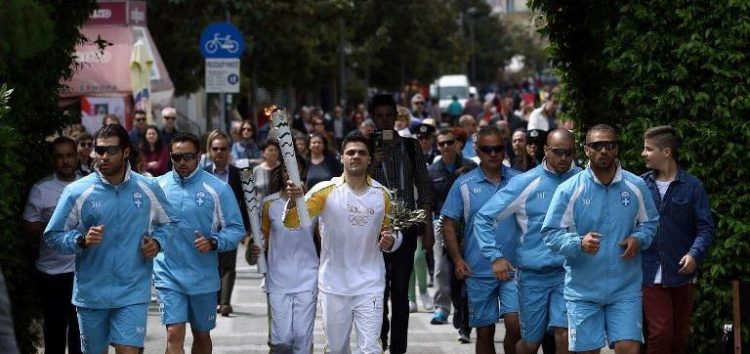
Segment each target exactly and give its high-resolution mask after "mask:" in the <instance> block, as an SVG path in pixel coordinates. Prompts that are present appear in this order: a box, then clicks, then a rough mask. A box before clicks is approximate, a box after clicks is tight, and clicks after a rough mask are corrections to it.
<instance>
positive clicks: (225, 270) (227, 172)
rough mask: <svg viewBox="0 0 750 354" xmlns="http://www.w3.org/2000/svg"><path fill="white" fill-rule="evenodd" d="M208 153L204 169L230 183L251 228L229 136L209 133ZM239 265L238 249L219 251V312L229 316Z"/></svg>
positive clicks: (247, 224) (220, 132) (241, 211)
mask: <svg viewBox="0 0 750 354" xmlns="http://www.w3.org/2000/svg"><path fill="white" fill-rule="evenodd" d="M207 145H208V153H209V155H210V156H211V161H213V163H212V164H209V165H208V166H206V167H205V168H204V169H205V170H206V171H207V172H209V173H211V174H213V175H214V176H216V178H218V179H220V180H222V181H224V182H225V183H228V184H229V187H230V188H232V192H233V193H234V197H235V198H236V199H237V203H238V204H239V206H240V214H242V223H243V225H245V230H250V221H249V220H248V216H247V206H246V204H245V198H244V196H243V194H242V182H241V181H240V170H239V169H238V168H237V167H235V166H234V165H232V164H230V163H229V138H228V137H227V135H226V134H225V133H224V132H222V131H219V130H214V131H213V132H211V133H210V134H209V135H208V144H207ZM236 266H237V249H234V250H232V251H227V252H220V253H219V277H221V291H219V306H218V308H217V312H218V313H220V314H221V315H222V316H229V314H230V313H232V311H233V310H232V305H231V304H230V302H231V300H232V289H234V280H235V278H236V276H237V273H236V271H235V268H236Z"/></svg>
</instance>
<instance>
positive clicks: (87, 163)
mask: <svg viewBox="0 0 750 354" xmlns="http://www.w3.org/2000/svg"><path fill="white" fill-rule="evenodd" d="M76 145H77V151H78V171H79V172H80V173H81V175H82V176H85V175H88V174H89V173H91V172H92V171H94V159H93V158H92V157H91V155H92V154H93V152H94V137H92V136H91V134H89V133H82V134H80V135H78V137H77V138H76Z"/></svg>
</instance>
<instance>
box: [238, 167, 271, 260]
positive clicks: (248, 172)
mask: <svg viewBox="0 0 750 354" xmlns="http://www.w3.org/2000/svg"><path fill="white" fill-rule="evenodd" d="M240 180H241V181H242V192H243V193H242V194H243V195H244V197H245V204H247V216H248V218H249V219H250V231H251V232H252V233H253V242H254V243H255V244H256V245H258V247H260V249H261V252H260V255H259V256H258V273H265V272H266V257H265V255H264V253H263V251H262V250H263V237H262V236H261V235H262V234H261V230H260V208H261V207H262V206H261V204H260V201H259V200H258V194H257V193H256V191H255V180H254V179H253V170H252V169H249V168H243V169H241V170H240ZM248 247H249V246H248Z"/></svg>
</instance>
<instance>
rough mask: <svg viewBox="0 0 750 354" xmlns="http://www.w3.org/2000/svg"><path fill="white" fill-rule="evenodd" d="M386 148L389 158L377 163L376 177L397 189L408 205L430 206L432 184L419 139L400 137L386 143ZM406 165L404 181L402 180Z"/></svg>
mask: <svg viewBox="0 0 750 354" xmlns="http://www.w3.org/2000/svg"><path fill="white" fill-rule="evenodd" d="M383 152H385V161H383V162H381V163H380V164H378V165H377V166H374V173H373V175H372V178H373V179H374V180H376V181H378V182H379V183H380V184H382V185H384V186H386V188H388V189H391V190H396V191H397V195H396V196H397V197H398V198H399V199H401V200H403V201H404V202H406V205H407V206H409V207H412V208H425V207H430V205H431V203H432V185H431V183H430V178H429V176H428V175H427V164H426V163H425V161H424V155H422V149H421V148H420V146H419V142H418V141H417V139H414V138H403V137H396V141H395V142H394V143H393V144H384V145H383ZM402 168H403V171H404V172H403V177H404V181H403V183H402V181H401V169H402ZM402 186H403V187H402ZM414 187H416V196H415V190H414ZM415 203H416V204H415Z"/></svg>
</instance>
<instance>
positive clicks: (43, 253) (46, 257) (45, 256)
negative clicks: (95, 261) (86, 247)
mask: <svg viewBox="0 0 750 354" xmlns="http://www.w3.org/2000/svg"><path fill="white" fill-rule="evenodd" d="M79 178H80V176H77V175H76V179H79ZM70 183H71V182H65V181H61V180H59V179H58V178H57V176H56V175H54V174H53V175H51V176H48V177H45V178H43V179H41V180H40V181H39V182H37V183H36V184H34V186H33V187H31V192H30V193H29V199H28V200H27V201H26V208H24V210H23V219H24V220H26V221H27V222H40V223H43V224H45V226H46V224H47V223H48V222H49V219H50V218H52V212H54V211H55V207H56V206H57V202H58V200H60V195H62V192H63V189H65V186H67V185H68V184H70ZM75 259H76V256H75V255H74V254H59V253H57V251H55V250H53V249H52V248H49V247H48V246H47V244H46V243H44V238H42V240H41V242H40V246H39V258H38V259H37V260H36V269H38V270H39V271H40V272H42V273H46V274H51V275H55V274H62V273H70V272H73V270H74V269H75Z"/></svg>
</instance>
